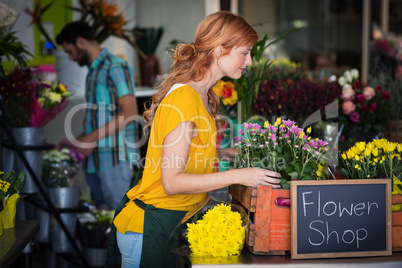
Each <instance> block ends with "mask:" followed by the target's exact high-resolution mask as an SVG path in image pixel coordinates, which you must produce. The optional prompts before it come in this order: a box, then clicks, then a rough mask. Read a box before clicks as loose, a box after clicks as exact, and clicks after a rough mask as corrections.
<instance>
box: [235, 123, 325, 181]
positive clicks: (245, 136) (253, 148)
mask: <svg viewBox="0 0 402 268" xmlns="http://www.w3.org/2000/svg"><path fill="white" fill-rule="evenodd" d="M243 127H244V129H245V130H244V129H241V130H240V131H239V134H240V136H237V137H235V140H236V142H235V144H234V145H235V147H236V148H239V150H240V153H239V154H238V155H236V167H237V168H246V167H260V168H264V169H269V170H273V171H276V172H278V173H280V174H281V187H282V188H284V189H289V188H290V181H291V180H316V179H323V178H325V175H326V174H325V173H324V172H322V167H321V168H320V166H321V164H323V161H324V160H327V159H326V155H325V154H326V152H327V151H328V146H327V145H328V143H327V142H326V141H322V140H320V139H311V137H309V136H308V134H310V132H311V128H308V129H307V131H306V132H304V131H303V129H301V128H299V127H298V126H297V125H295V122H294V121H292V120H290V119H289V120H282V119H281V118H277V120H276V122H275V123H274V124H273V125H272V124H270V123H269V122H268V121H266V122H265V123H264V126H263V127H261V126H260V125H258V124H253V123H243Z"/></svg>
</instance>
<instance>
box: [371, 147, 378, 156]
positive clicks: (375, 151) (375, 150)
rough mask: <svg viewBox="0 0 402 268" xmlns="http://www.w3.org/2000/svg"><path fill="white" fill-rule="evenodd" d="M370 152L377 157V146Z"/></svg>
mask: <svg viewBox="0 0 402 268" xmlns="http://www.w3.org/2000/svg"><path fill="white" fill-rule="evenodd" d="M371 153H372V154H373V156H375V157H377V156H378V148H377V147H376V148H374V149H373V150H372V151H371Z"/></svg>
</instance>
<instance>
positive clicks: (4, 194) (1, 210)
mask: <svg viewBox="0 0 402 268" xmlns="http://www.w3.org/2000/svg"><path fill="white" fill-rule="evenodd" d="M25 178H26V175H25V172H24V171H21V172H20V173H19V174H18V176H17V177H15V175H14V171H9V172H6V173H4V172H2V171H0V235H1V234H2V231H3V229H9V228H14V225H15V213H16V210H17V202H18V200H19V198H20V193H21V191H22V190H23V189H24V185H25Z"/></svg>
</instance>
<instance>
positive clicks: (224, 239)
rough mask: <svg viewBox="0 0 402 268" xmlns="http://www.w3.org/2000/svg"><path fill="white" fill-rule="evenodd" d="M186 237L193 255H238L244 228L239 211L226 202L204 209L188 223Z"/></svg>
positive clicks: (241, 246)
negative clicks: (198, 216)
mask: <svg viewBox="0 0 402 268" xmlns="http://www.w3.org/2000/svg"><path fill="white" fill-rule="evenodd" d="M187 227H188V233H187V238H188V241H189V243H190V249H191V252H192V256H194V257H205V256H213V257H228V256H236V255H239V254H240V252H241V250H242V249H243V245H244V238H245V229H244V227H243V222H242V217H241V214H240V213H239V212H235V211H232V209H231V206H230V205H227V204H224V203H222V204H218V205H216V206H214V207H213V208H212V209H210V210H208V211H206V213H205V214H204V215H203V216H202V218H201V219H199V220H197V222H193V223H188V224H187Z"/></svg>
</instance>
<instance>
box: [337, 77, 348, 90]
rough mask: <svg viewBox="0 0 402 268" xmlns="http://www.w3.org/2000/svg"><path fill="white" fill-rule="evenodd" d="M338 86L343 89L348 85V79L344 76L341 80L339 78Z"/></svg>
mask: <svg viewBox="0 0 402 268" xmlns="http://www.w3.org/2000/svg"><path fill="white" fill-rule="evenodd" d="M338 84H339V85H340V86H341V87H343V86H344V85H346V84H347V83H346V78H345V77H343V76H341V77H339V78H338Z"/></svg>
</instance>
